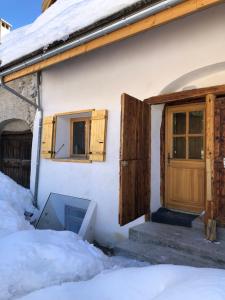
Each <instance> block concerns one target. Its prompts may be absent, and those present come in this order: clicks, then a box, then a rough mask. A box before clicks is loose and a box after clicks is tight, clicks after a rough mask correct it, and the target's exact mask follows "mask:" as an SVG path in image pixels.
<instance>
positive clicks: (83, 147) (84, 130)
mask: <svg viewBox="0 0 225 300" xmlns="http://www.w3.org/2000/svg"><path fill="white" fill-rule="evenodd" d="M90 129H91V127H90V118H83V119H82V118H81V119H71V125H70V134H71V139H70V154H71V157H76V158H88V156H89V146H90Z"/></svg>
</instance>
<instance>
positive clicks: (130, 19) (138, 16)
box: [0, 0, 184, 77]
mask: <svg viewBox="0 0 225 300" xmlns="http://www.w3.org/2000/svg"><path fill="white" fill-rule="evenodd" d="M181 2H184V0H164V1H161V2H158V3H156V4H154V5H151V6H149V7H147V8H145V9H142V10H140V11H138V12H136V13H134V14H132V15H130V16H127V17H124V18H122V19H120V20H118V21H115V22H114V23H112V24H109V25H106V26H103V27H101V28H100V29H97V30H94V31H92V32H90V33H87V34H84V35H83V36H82V37H79V38H77V39H75V40H73V41H71V42H68V43H66V44H64V45H62V46H59V47H57V48H55V49H52V50H49V51H45V52H44V53H42V54H39V55H37V56H35V57H34V58H31V59H28V60H26V61H24V62H23V63H20V64H17V65H16V66H13V67H11V68H8V69H6V70H5V71H2V72H0V77H4V76H6V75H9V74H11V73H14V72H17V71H19V70H22V69H24V68H25V67H28V66H31V65H33V64H36V63H39V62H41V61H44V60H46V59H48V58H50V57H53V56H55V55H57V54H60V53H63V52H65V51H67V50H70V49H73V48H75V47H78V46H80V45H83V44H85V43H88V42H90V41H92V40H95V39H97V38H99V37H102V36H104V35H107V34H109V33H112V32H114V31H116V30H119V29H121V28H123V27H126V26H128V25H131V24H134V23H136V22H138V21H140V20H143V19H145V18H147V17H150V16H151V15H154V14H156V13H159V12H161V11H163V10H165V9H167V8H169V7H172V6H175V5H177V4H179V3H181Z"/></svg>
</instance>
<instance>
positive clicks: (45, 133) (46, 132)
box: [41, 116, 55, 158]
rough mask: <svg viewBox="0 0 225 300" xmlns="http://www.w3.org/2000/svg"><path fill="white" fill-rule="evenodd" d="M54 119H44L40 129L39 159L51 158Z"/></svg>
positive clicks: (52, 117) (51, 117)
mask: <svg viewBox="0 0 225 300" xmlns="http://www.w3.org/2000/svg"><path fill="white" fill-rule="evenodd" d="M54 124H55V117H54V116H50V117H44V119H43V128H42V143H41V157H42V158H52V157H53V156H54V155H53V154H54V152H53V146H54V145H53V136H54Z"/></svg>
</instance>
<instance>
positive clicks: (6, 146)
mask: <svg viewBox="0 0 225 300" xmlns="http://www.w3.org/2000/svg"><path fill="white" fill-rule="evenodd" d="M31 147H32V133H31V132H30V131H29V132H12V133H3V134H2V135H1V141H0V171H1V172H3V173H4V174H6V175H7V176H9V177H11V178H12V179H13V180H15V181H16V182H17V183H18V184H20V185H22V186H24V187H26V188H29V187H30V168H31Z"/></svg>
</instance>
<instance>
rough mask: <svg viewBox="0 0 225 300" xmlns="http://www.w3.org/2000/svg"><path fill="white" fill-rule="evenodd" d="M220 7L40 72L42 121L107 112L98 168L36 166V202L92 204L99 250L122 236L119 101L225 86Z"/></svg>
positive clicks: (155, 187) (224, 23)
mask: <svg viewBox="0 0 225 300" xmlns="http://www.w3.org/2000/svg"><path fill="white" fill-rule="evenodd" d="M224 15H225V5H224V4H222V5H219V6H217V7H214V8H211V9H208V10H206V11H203V12H201V13H197V14H195V15H192V16H188V17H185V18H183V19H181V20H178V21H175V22H172V23H170V24H168V25H164V26H161V27H160V28H156V29H154V30H151V31H147V32H145V33H143V34H139V35H138V36H136V37H132V38H129V39H127V40H125V41H121V42H118V43H115V44H113V45H110V46H107V47H104V48H101V49H98V50H96V51H93V52H91V53H88V54H86V55H82V56H80V57H77V58H74V59H71V60H70V61H67V62H64V63H61V64H59V65H57V66H53V67H51V68H49V69H48V70H46V71H44V72H43V85H42V98H43V108H44V114H45V115H52V114H55V113H57V112H65V111H75V110H83V109H92V108H95V109H108V111H109V120H108V134H107V157H106V162H104V163H92V164H82V163H66V162H64V163H62V162H54V161H51V160H42V161H41V172H40V189H39V203H40V205H41V206H43V204H44V202H45V201H46V199H47V197H48V195H49V193H50V192H56V193H63V194H67V195H73V196H77V197H84V198H87V199H93V200H95V201H96V202H97V204H98V207H97V224H96V238H97V240H98V241H99V242H103V243H105V244H110V243H114V242H115V241H117V240H119V239H121V238H124V237H126V235H127V232H128V228H129V227H130V226H132V225H134V224H137V223H139V222H143V218H140V219H139V220H137V221H135V222H133V223H131V224H129V225H128V226H124V227H120V226H119V225H118V213H119V208H118V204H119V200H118V199H119V146H120V138H119V137H120V97H121V94H122V93H123V92H126V93H128V94H131V95H133V96H135V97H137V98H139V99H142V100H143V99H144V98H148V97H150V96H152V95H157V94H159V93H160V92H171V91H178V90H182V89H183V88H185V87H186V88H187V87H190V86H191V87H193V86H195V87H203V86H207V85H215V84H219V83H224V82H225V51H224V49H225V35H224V28H225V18H224ZM161 111H162V107H158V108H153V111H152V112H153V114H154V115H153V119H152V128H153V129H152V130H153V131H154V132H153V133H154V134H153V141H154V143H152V193H151V195H152V198H153V199H152V203H153V208H157V206H158V201H159V188H160V183H159V182H160V174H159V125H160V121H161Z"/></svg>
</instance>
